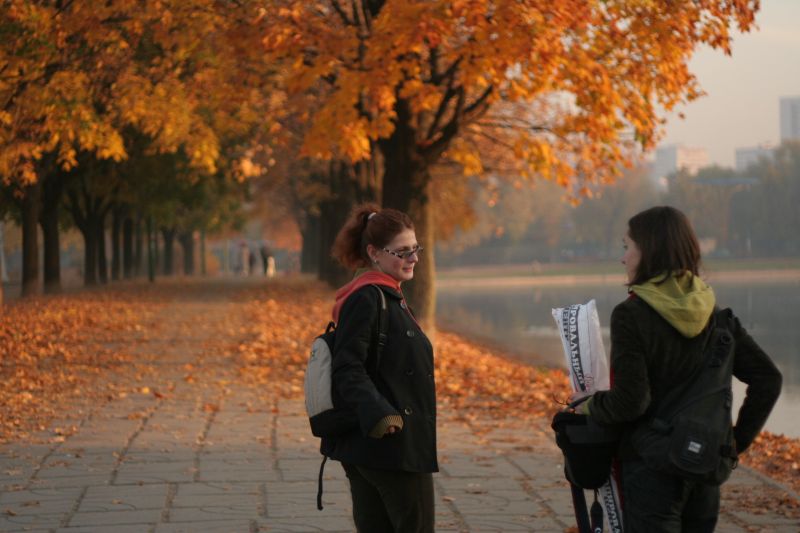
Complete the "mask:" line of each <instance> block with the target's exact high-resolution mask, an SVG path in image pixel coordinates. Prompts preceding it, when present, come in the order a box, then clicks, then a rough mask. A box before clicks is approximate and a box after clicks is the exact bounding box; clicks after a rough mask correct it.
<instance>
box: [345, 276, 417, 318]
mask: <svg viewBox="0 0 800 533" xmlns="http://www.w3.org/2000/svg"><path fill="white" fill-rule="evenodd" d="M364 285H383V286H384V287H389V288H390V289H394V290H396V291H397V292H399V293H400V294H402V292H401V291H400V282H399V281H397V280H396V279H394V278H393V277H392V276H390V275H388V274H384V273H383V272H378V271H377V270H368V271H366V272H364V273H363V274H361V275H360V276H358V277H356V278H354V279H353V280H352V281H351V282H350V283H348V284H347V285H345V286H344V287H342V288H340V289H339V290H338V291H336V303H335V304H334V306H333V311H332V313H331V315H332V316H333V321H334V322H336V323H337V324H338V323H339V312H340V311H341V310H342V306H343V305H344V302H345V301H346V300H347V298H348V297H349V296H350V295H351V294H353V293H354V292H356V291H357V290H358V289H360V288H361V287H363V286H364Z"/></svg>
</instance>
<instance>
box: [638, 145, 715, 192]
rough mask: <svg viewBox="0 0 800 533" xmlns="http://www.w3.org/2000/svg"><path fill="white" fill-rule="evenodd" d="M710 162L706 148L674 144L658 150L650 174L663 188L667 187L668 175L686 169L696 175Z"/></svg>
mask: <svg viewBox="0 0 800 533" xmlns="http://www.w3.org/2000/svg"><path fill="white" fill-rule="evenodd" d="M708 163H709V159H708V152H707V151H706V149H705V148H695V147H689V146H682V145H677V144H672V145H668V146H662V147H661V148H658V149H657V150H656V157H655V160H654V161H653V165H652V167H651V172H650V175H651V177H652V178H653V179H654V180H655V182H656V183H657V184H658V185H659V186H660V187H662V188H666V187H667V176H669V175H670V174H673V173H675V172H677V171H679V170H685V171H687V172H688V173H689V175H691V176H694V175H695V174H697V171H699V170H700V169H701V168H703V167H707V166H708Z"/></svg>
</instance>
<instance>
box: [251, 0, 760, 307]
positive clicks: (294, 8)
mask: <svg viewBox="0 0 800 533" xmlns="http://www.w3.org/2000/svg"><path fill="white" fill-rule="evenodd" d="M276 4H277V9H276V10H275V12H274V14H272V20H271V22H272V23H271V24H270V25H269V26H268V31H267V33H266V36H265V44H266V46H267V49H268V56H267V57H268V58H269V59H270V60H275V61H282V62H284V64H285V65H286V68H287V69H288V72H287V75H286V76H287V77H286V85H287V88H288V90H289V91H290V92H303V91H307V90H309V89H310V88H311V87H313V86H314V85H315V84H317V83H318V82H319V81H320V80H323V81H325V82H326V83H329V84H330V85H331V87H332V89H331V90H329V91H326V92H325V93H322V94H321V95H320V97H321V98H323V101H322V102H321V105H320V107H319V109H318V110H317V111H316V112H315V113H314V114H313V116H309V117H308V118H309V121H310V127H309V129H308V133H307V135H306V136H305V144H304V153H306V154H308V155H310V156H313V157H320V158H337V157H338V158H347V159H350V160H353V161H358V160H363V159H369V158H371V157H372V155H373V151H374V146H376V144H375V143H377V146H378V147H379V149H380V152H381V154H382V156H383V161H384V163H383V203H384V205H387V206H392V207H396V208H399V209H402V210H405V211H407V212H409V214H410V215H411V216H412V218H413V219H414V220H415V221H416V223H417V225H418V231H417V233H418V237H419V239H420V241H421V242H423V243H424V244H426V245H427V246H428V247H429V248H432V246H433V240H434V236H433V235H434V233H433V228H434V219H433V213H432V212H431V209H430V205H431V203H430V196H431V190H430V186H431V181H432V174H431V168H432V167H433V166H434V165H435V164H436V163H437V162H438V161H439V160H440V158H442V157H443V156H444V154H445V152H451V154H450V157H451V158H453V159H461V160H463V161H465V162H470V161H471V162H472V163H471V166H472V167H475V166H477V165H476V163H477V162H479V161H480V154H479V153H477V151H476V150H475V147H474V146H471V145H470V144H469V143H465V142H459V139H460V138H461V136H462V134H463V132H464V131H465V130H467V129H469V128H476V127H479V126H478V122H479V121H480V120H481V119H482V118H484V117H486V116H487V115H488V114H489V113H490V111H491V110H492V109H493V108H494V106H495V105H496V104H497V103H498V102H501V101H506V102H508V101H512V102H526V103H527V105H528V106H529V109H530V111H529V113H527V114H525V115H523V116H521V117H519V120H516V121H511V122H516V123H515V124H514V125H513V131H514V137H515V138H514V140H513V142H512V143H511V145H510V146H509V148H510V149H511V150H512V152H513V154H514V156H515V158H516V159H517V160H518V161H519V168H520V170H521V171H523V172H524V173H525V175H527V176H530V177H535V176H540V177H545V178H550V179H554V180H556V181H557V182H558V183H560V184H562V185H563V186H564V187H567V188H568V189H569V192H570V193H571V194H575V195H577V194H580V192H581V190H582V189H583V187H585V186H586V185H588V184H591V183H599V182H604V181H609V180H611V179H612V178H613V177H614V176H615V174H616V173H617V172H618V169H619V166H620V163H625V162H626V161H628V160H629V158H630V151H629V148H632V145H633V144H638V145H639V146H640V147H642V148H644V149H650V148H652V147H653V146H654V143H655V141H656V139H657V137H658V133H659V126H660V124H661V119H660V118H659V110H670V109H672V108H673V107H674V106H675V105H676V104H678V103H681V102H686V101H688V100H692V99H694V98H696V97H697V96H699V94H700V90H699V87H698V86H697V83H696V80H695V78H694V77H693V76H692V74H691V73H690V72H689V70H688V66H687V62H688V60H689V58H690V57H691V55H692V53H693V51H694V49H695V48H696V47H697V46H698V45H699V44H708V45H710V46H712V47H715V48H721V49H722V50H724V51H725V52H726V53H729V52H730V36H729V29H730V28H731V27H733V26H736V27H737V28H738V29H739V30H741V31H746V30H748V29H749V28H750V27H751V25H752V24H753V17H754V13H755V11H756V9H757V7H758V1H757V0H750V1H733V0H713V1H708V2H703V3H698V2H694V1H690V0H681V1H676V2H633V1H630V0H611V1H600V0H593V1H588V2H587V1H586V0H566V1H563V2H550V1H546V2H545V1H541V0H521V1H519V2H497V1H491V0H478V1H474V0H448V1H445V0H439V1H430V0H403V1H400V0H356V1H354V2H348V3H345V2H340V1H339V0H328V1H316V2H307V1H305V0H283V1H279V2H276ZM511 118H512V119H513V117H511ZM507 122H508V121H507ZM371 141H374V142H371ZM433 295H434V289H433V261H432V258H426V260H425V261H422V262H421V263H420V265H419V267H418V273H417V279H416V280H415V281H414V288H413V290H412V298H413V299H414V300H415V302H414V303H415V304H416V307H417V310H418V312H419V313H420V314H421V316H422V318H423V320H426V321H429V320H431V319H432V314H433V310H434V299H433Z"/></svg>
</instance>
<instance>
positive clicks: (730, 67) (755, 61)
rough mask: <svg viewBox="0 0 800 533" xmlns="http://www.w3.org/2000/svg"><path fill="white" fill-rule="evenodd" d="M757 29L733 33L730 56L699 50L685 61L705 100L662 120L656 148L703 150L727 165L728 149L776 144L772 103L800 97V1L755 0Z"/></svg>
mask: <svg viewBox="0 0 800 533" xmlns="http://www.w3.org/2000/svg"><path fill="white" fill-rule="evenodd" d="M756 24H757V25H758V29H755V30H753V31H751V32H750V33H746V34H738V33H737V34H735V35H734V38H733V55H732V56H726V55H725V54H724V53H723V52H721V51H717V50H710V49H701V50H699V51H698V52H697V53H696V54H695V56H694V58H692V61H691V63H690V68H691V70H692V72H693V73H694V74H695V75H696V76H697V79H698V80H699V82H700V85H701V87H702V88H703V90H704V91H705V92H706V93H707V94H706V96H703V97H701V98H700V99H698V100H695V101H694V102H692V103H691V104H689V105H688V106H685V107H684V108H683V109H682V110H683V113H684V115H685V118H684V119H683V120H681V119H679V118H678V117H677V116H675V115H674V114H673V115H671V116H670V117H668V122H667V125H666V130H665V136H664V138H663V140H662V141H661V144H684V145H687V146H693V147H694V146H696V147H704V148H706V149H707V150H708V155H709V158H710V160H711V162H712V163H716V164H719V165H724V166H730V167H732V166H733V162H734V149H736V148H740V147H745V146H755V145H758V144H762V143H765V142H771V143H774V144H777V143H778V142H779V140H780V126H779V120H778V100H779V98H781V97H783V96H800V0H761V10H760V11H759V12H758V13H757V14H756Z"/></svg>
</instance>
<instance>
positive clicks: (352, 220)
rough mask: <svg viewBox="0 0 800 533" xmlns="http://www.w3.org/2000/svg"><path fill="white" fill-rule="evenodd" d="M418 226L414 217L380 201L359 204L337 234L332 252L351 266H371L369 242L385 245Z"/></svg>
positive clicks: (343, 264)
mask: <svg viewBox="0 0 800 533" xmlns="http://www.w3.org/2000/svg"><path fill="white" fill-rule="evenodd" d="M406 229H411V230H413V229H414V224H413V222H411V218H409V216H408V215H406V214H405V213H403V212H401V211H398V210H396V209H388V208H387V209H381V207H380V206H379V205H378V204H375V203H365V204H360V205H357V206H356V207H354V208H353V210H352V211H351V212H350V216H348V217H347V221H346V222H345V223H344V226H342V229H341V230H339V233H338V234H337V235H336V240H335V241H334V242H333V248H332V249H331V255H332V256H333V258H334V259H336V260H337V261H338V262H339V263H341V264H342V266H344V267H345V268H347V269H350V270H355V269H358V268H363V267H368V266H369V265H370V258H369V255H367V245H368V244H371V245H372V246H375V247H376V248H383V247H384V246H386V245H387V244H389V243H390V242H391V240H392V239H394V238H395V237H396V236H397V235H398V234H399V233H401V232H402V231H403V230H406Z"/></svg>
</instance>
